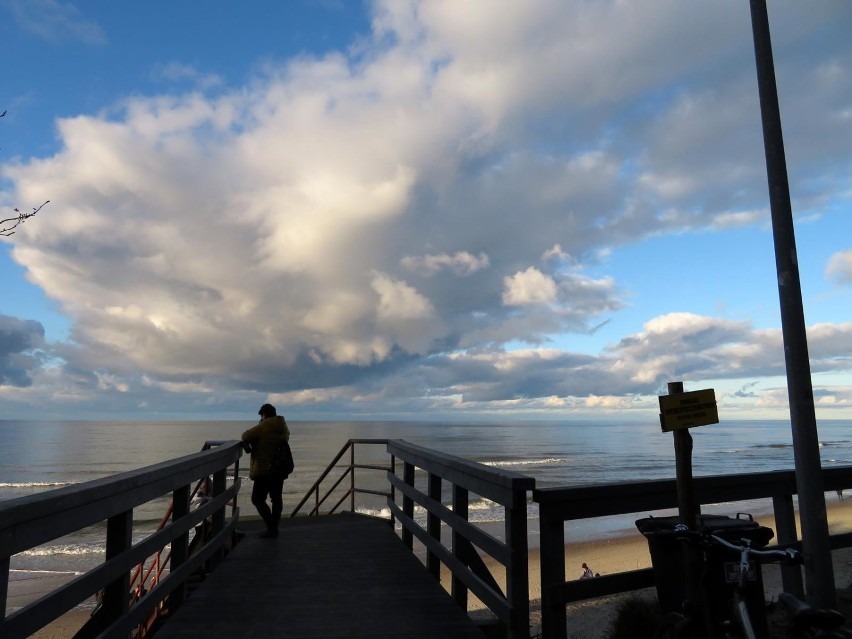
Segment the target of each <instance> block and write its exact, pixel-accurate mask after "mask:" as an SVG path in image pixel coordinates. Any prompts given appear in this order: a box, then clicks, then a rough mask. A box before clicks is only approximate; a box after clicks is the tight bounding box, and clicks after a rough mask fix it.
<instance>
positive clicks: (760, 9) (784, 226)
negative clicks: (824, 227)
mask: <svg viewBox="0 0 852 639" xmlns="http://www.w3.org/2000/svg"><path fill="white" fill-rule="evenodd" d="M749 1H750V4H751V21H752V31H753V34H754V55H755V60H756V63H757V86H758V91H759V94H760V113H761V119H762V122H763V144H764V150H765V152H766V171H767V177H768V180H769V206H770V210H771V213H772V233H773V237H774V238H775V265H776V269H777V272H778V293H779V297H780V301H781V330H782V334H783V339H784V359H785V362H786V365H787V393H788V397H789V402H790V424H791V427H792V430H793V454H794V459H795V464H796V484H797V490H798V494H799V516H800V520H801V526H802V549H803V552H804V556H805V585H806V589H807V597H808V602H809V603H811V604H812V605H815V606H819V607H822V608H836V607H837V595H836V593H835V590H834V569H833V567H832V564H831V548H830V546H829V535H828V518H827V516H826V511H825V493H824V489H823V482H822V466H821V464H820V457H819V439H818V438H817V427H816V415H815V413H814V394H813V387H812V385H811V370H810V362H809V359H808V342H807V335H806V332H805V314H804V310H803V307H802V289H801V284H800V282H799V266H798V259H797V257H796V238H795V234H794V231H793V211H792V206H791V204H790V187H789V184H788V182H787V164H786V160H785V157H784V140H783V138H782V135H781V113H780V110H779V107H778V91H777V88H776V85H775V68H774V64H773V61H772V43H771V40H770V36H769V16H768V14H767V10H766V0H749Z"/></svg>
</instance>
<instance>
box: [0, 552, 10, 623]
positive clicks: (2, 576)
mask: <svg viewBox="0 0 852 639" xmlns="http://www.w3.org/2000/svg"><path fill="white" fill-rule="evenodd" d="M9 563H10V562H9V557H3V559H0V624H2V623H3V621H4V620H5V619H6V599H7V598H8V596H9Z"/></svg>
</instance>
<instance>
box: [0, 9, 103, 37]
mask: <svg viewBox="0 0 852 639" xmlns="http://www.w3.org/2000/svg"><path fill="white" fill-rule="evenodd" d="M2 5H5V6H6V7H7V8H8V9H9V10H10V11H11V13H12V15H13V16H14V18H15V22H16V24H17V25H18V27H19V28H21V29H24V30H25V31H29V32H30V33H33V34H35V35H37V36H38V37H40V38H42V39H43V40H46V41H47V42H50V43H53V44H56V43H60V42H67V41H75V40H76V41H79V42H83V43H84V44H90V45H103V44H105V43H106V41H107V38H106V34H105V33H104V31H103V29H101V27H100V26H98V24H97V23H96V22H94V21H92V20H89V19H87V18H86V17H85V16H84V15H83V13H82V12H81V11H80V10H79V9H78V8H77V7H76V5H74V4H73V3H71V2H59V1H58V0H4V1H3V3H2Z"/></svg>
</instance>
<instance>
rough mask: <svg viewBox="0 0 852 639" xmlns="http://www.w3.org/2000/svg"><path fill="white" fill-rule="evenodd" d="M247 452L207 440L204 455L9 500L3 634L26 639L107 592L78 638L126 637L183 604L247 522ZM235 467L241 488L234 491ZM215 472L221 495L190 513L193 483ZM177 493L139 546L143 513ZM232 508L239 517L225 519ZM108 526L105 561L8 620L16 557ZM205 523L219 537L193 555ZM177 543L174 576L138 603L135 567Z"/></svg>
mask: <svg viewBox="0 0 852 639" xmlns="http://www.w3.org/2000/svg"><path fill="white" fill-rule="evenodd" d="M241 454H242V446H241V444H240V443H239V442H236V441H234V442H208V443H207V444H205V450H202V451H201V452H198V453H194V454H191V455H186V456H185V457H179V458H177V459H173V460H171V461H167V462H163V463H161V464H155V465H153V466H148V467H145V468H141V469H139V470H134V471H130V472H126V473H121V474H118V475H114V476H111V477H105V478H103V479H97V480H94V481H90V482H86V483H84V484H78V485H75V486H68V487H66V488H60V489H58V490H52V491H50V492H46V493H41V494H37V495H32V496H30V497H23V498H20V499H15V500H11V501H9V502H0V603H2V609H0V615H2V616H0V636H2V637H4V638H6V637H8V638H10V639H11V638H16V637H27V636H29V635H31V634H32V633H33V632H35V631H36V630H38V629H39V628H42V627H44V626H45V625H47V624H48V623H50V622H51V621H53V620H54V619H56V618H58V617H59V616H60V615H62V614H64V613H65V612H67V611H68V610H71V609H72V608H74V607H75V606H77V605H78V604H80V603H82V602H84V601H86V600H87V599H89V598H91V597H93V596H96V595H98V594H99V593H100V594H101V595H102V596H101V600H102V604H101V606H100V608H99V609H98V612H97V614H95V615H93V616H92V617H91V619H90V620H89V622H87V624H86V625H85V626H84V627H83V628H81V630H80V632H79V633H77V635H76V637H80V638H83V637H126V636H127V635H128V633H129V632H130V631H131V629H133V628H136V627H138V626H139V625H140V624H142V623H143V622H144V621H145V620H146V619H149V618H150V617H151V615H152V613H154V612H155V610H156V609H158V608H160V607H162V606H164V605H166V606H167V607H168V609H169V610H170V611H174V610H175V609H176V608H177V607H179V606H180V604H181V602H182V601H183V598H184V595H185V582H186V580H187V578H189V577H190V576H191V575H192V574H193V573H195V572H196V571H198V570H199V569H200V568H202V567H203V566H204V565H205V564H207V565H208V566H210V565H211V564H215V563H216V562H217V561H218V560H219V559H221V557H222V555H223V553H224V549H225V547H226V544H227V543H228V542H229V541H230V540H231V536H232V534H233V532H234V529H235V526H236V522H237V519H238V516H239V509H238V508H237V507H236V496H237V493H238V492H239V489H240V479H239V476H238V471H239V461H238V460H239V458H240V455H241ZM231 466H233V483H232V485H231V486H227V485H226V484H227V478H226V475H227V471H228V468H229V467H231ZM211 475H212V477H213V481H212V483H213V487H212V499H210V501H208V502H207V503H206V504H204V505H202V506H200V507H199V508H196V509H193V510H190V494H191V487H192V486H193V484H195V483H196V482H198V481H199V480H201V479H203V478H206V477H208V476H211ZM169 493H171V496H172V502H173V512H172V515H171V521H170V523H168V524H165V525H164V526H163V527H162V528H161V529H160V530H158V531H157V532H155V533H153V534H152V535H150V536H148V537H147V538H146V539H144V540H142V541H140V542H139V543H136V544H134V543H133V540H132V530H133V511H134V508H136V507H138V506H140V505H142V504H145V503H147V502H149V501H151V500H154V499H158V498H161V497H163V496H164V495H168V494H169ZM229 504H230V505H231V507H232V511H231V516H230V519H229V520H227V521H226V507H227V506H228V505H229ZM104 521H105V522H106V542H105V545H106V557H105V560H104V563H102V564H100V565H99V566H97V567H96V568H93V569H91V570H89V571H88V572H86V573H84V574H83V575H80V576H79V577H76V578H75V579H73V580H71V581H70V582H68V583H67V584H65V585H63V586H61V587H60V588H58V589H57V590H54V591H53V592H51V593H49V594H47V595H45V596H43V597H41V598H40V599H38V600H37V601H35V602H33V603H31V604H29V605H27V606H25V607H23V608H21V609H20V610H17V611H15V612H13V613H12V614H10V615H9V616H8V617H7V616H6V614H5V611H6V600H7V594H8V588H9V569H10V558H11V557H12V556H13V555H15V554H17V553H20V552H24V551H26V550H29V549H31V548H35V547H37V546H40V545H41V544H44V543H47V542H50V541H53V540H55V539H58V538H60V537H62V536H63V535H67V534H69V533H73V532H75V531H78V530H81V529H83V528H86V527H88V526H92V525H94V524H98V523H101V522H104ZM205 521H207V522H209V528H210V535H209V537H208V538H207V539H206V543H204V544H203V545H202V546H200V547H199V548H198V549H197V551H196V552H194V553H193V554H192V556H190V555H189V552H188V549H189V542H190V534H191V532H192V531H194V530H195V527H196V526H199V525H202V524H203V522H205ZM169 544H171V558H170V570H169V573H168V575H167V576H166V577H163V578H162V579H160V580H158V582H157V583H156V585H155V586H154V587H153V588H151V589H150V590H148V591H147V592H146V593H145V594H144V595H143V596H142V597H141V598H139V599H138V600H137V601H135V602H134V603H133V605H132V606H131V587H130V578H131V573H132V571H134V570H138V568H139V566H140V565H144V563H145V562H146V560H147V559H148V558H150V557H153V556H156V555H158V554H159V553H161V551H162V550H163V548H165V547H166V546H167V545H169Z"/></svg>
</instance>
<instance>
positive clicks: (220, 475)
mask: <svg viewBox="0 0 852 639" xmlns="http://www.w3.org/2000/svg"><path fill="white" fill-rule="evenodd" d="M227 472H228V469H227V467H225V468H222V469H221V470H217V471H216V472H215V473H213V496H214V497H218V496H219V495H221V494H222V493H223V492H225V483H226V479H225V477H226V473H227ZM224 527H225V507H224V506H222V508H220V509H219V510H216V511H214V512H213V515H212V516H211V517H210V536H211V537H215V536H216V535H218V534H219V533H220V532H221V531H222V529H223V528H224ZM224 558H225V549H224V548H221V547H220V548H219V549H217V550H216V552H214V553H213V554H212V555H211V556H210V560H209V561H208V563H207V569H208V570H213V569H214V568H215V567H216V566H217V565H218V564H219V562H220V561H222V559H224Z"/></svg>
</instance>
